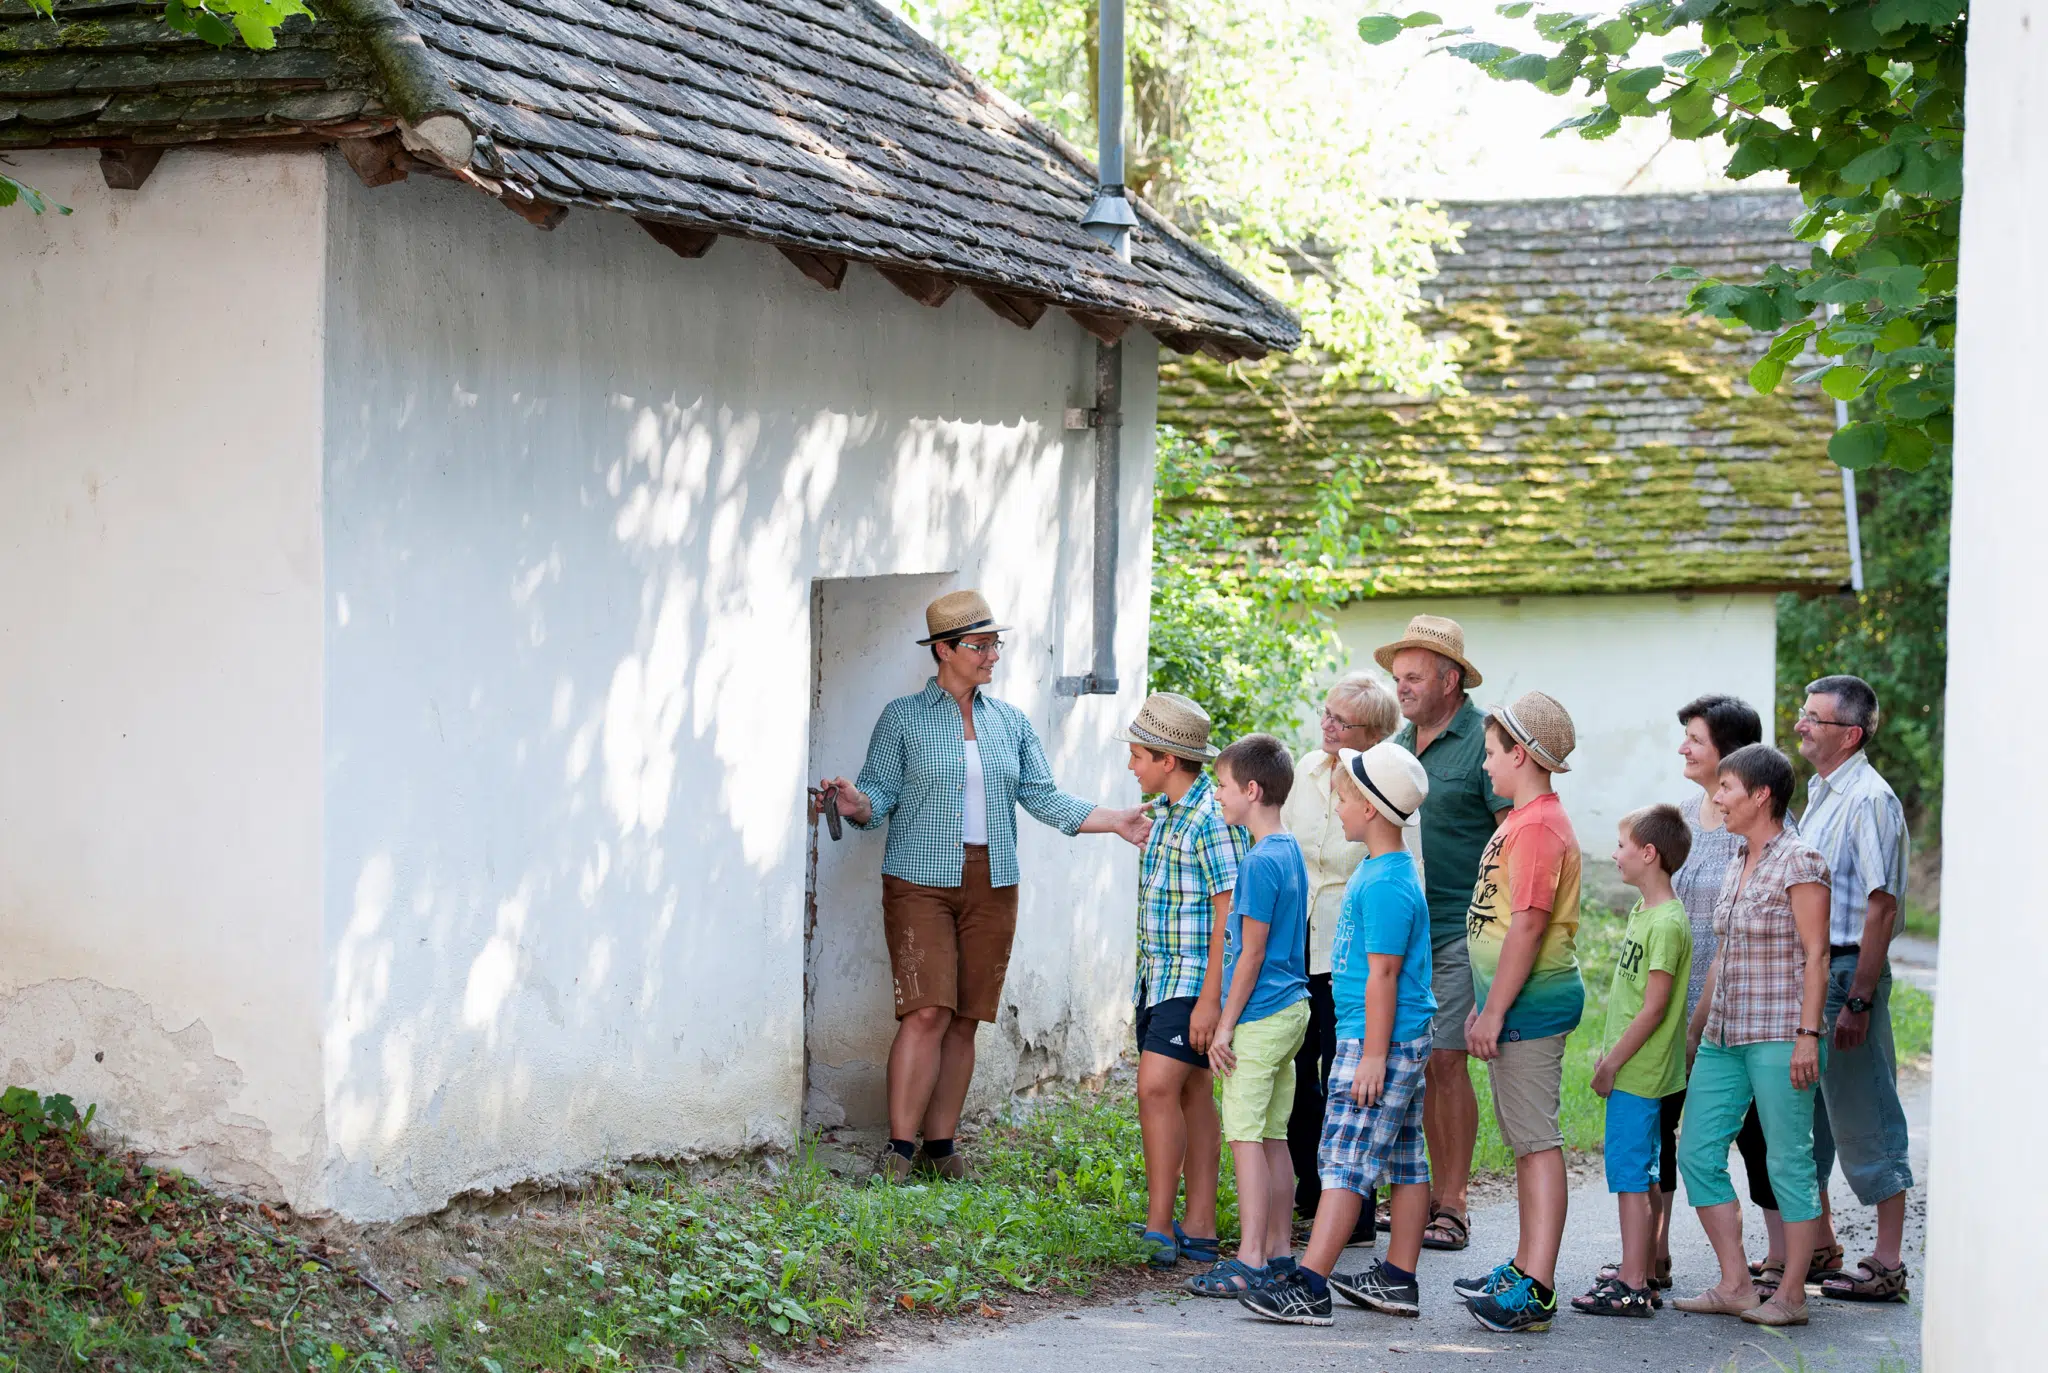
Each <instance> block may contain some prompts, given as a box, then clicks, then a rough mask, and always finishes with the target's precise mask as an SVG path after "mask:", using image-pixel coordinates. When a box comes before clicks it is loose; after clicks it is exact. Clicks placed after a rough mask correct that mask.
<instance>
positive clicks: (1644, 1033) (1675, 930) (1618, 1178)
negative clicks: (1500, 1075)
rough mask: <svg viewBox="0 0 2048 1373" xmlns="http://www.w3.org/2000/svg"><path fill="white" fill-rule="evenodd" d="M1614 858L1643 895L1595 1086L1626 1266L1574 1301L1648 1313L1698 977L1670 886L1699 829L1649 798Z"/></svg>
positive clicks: (1615, 1311)
mask: <svg viewBox="0 0 2048 1373" xmlns="http://www.w3.org/2000/svg"><path fill="white" fill-rule="evenodd" d="M1619 837H1620V842H1619V843H1618V844H1616V845H1615V849H1614V865H1615V866H1616V867H1617V868H1619V869H1621V880H1622V881H1624V882H1626V883H1628V884H1629V885H1630V886H1631V887H1634V888H1635V889H1636V890H1637V891H1639V892H1641V893H1642V895H1643V899H1642V900H1640V901H1638V902H1636V907H1635V909H1634V910H1632V911H1630V912H1629V917H1628V929H1627V931H1626V932H1624V933H1623V935H1622V938H1621V958H1620V961H1618V962H1617V963H1616V964H1615V965H1614V982H1613V984H1612V985H1611V986H1610V987H1609V988H1608V991H1607V1030H1606V1035H1605V1037H1604V1038H1603V1040H1602V1043H1604V1044H1605V1045H1606V1052H1605V1053H1603V1054H1602V1055H1601V1057H1600V1062H1599V1063H1598V1064H1597V1065H1595V1067H1594V1069H1593V1090H1594V1091H1595V1092H1597V1093H1598V1094H1599V1095H1601V1096H1603V1097H1605V1098H1607V1143H1606V1150H1607V1190H1608V1191H1610V1192H1612V1193H1614V1194H1615V1198H1616V1202H1617V1204H1618V1205H1619V1206H1620V1208H1621V1265H1620V1267H1619V1269H1618V1271H1616V1272H1615V1274H1614V1275H1613V1276H1612V1277H1602V1278H1601V1279H1600V1280H1598V1281H1597V1282H1595V1283H1594V1284H1593V1290H1592V1291H1590V1292H1588V1293H1586V1295H1585V1296H1583V1297H1574V1298H1573V1299H1572V1305H1573V1306H1575V1307H1577V1308H1578V1309H1579V1310H1581V1311H1584V1312H1586V1313H1587V1314H1588V1315H1593V1316H1637V1317H1647V1316H1649V1315H1650V1314H1651V1310H1652V1307H1653V1306H1654V1305H1655V1304H1656V1299H1655V1298H1654V1296H1653V1295H1652V1293H1651V1289H1650V1262H1651V1252H1652V1249H1653V1247H1654V1246H1655V1243H1656V1240H1655V1235H1656V1213H1655V1211H1653V1210H1652V1209H1651V1206H1650V1189H1651V1188H1653V1187H1655V1186H1656V1185H1657V1141H1658V1114H1659V1112H1660V1111H1661V1109H1662V1099H1663V1098H1664V1097H1666V1096H1669V1095H1671V1094H1672V1093H1673V1092H1676V1091H1679V1090H1681V1089H1682V1088H1684V1086H1685V991H1684V988H1685V985H1686V983H1687V981H1688V980H1689V979H1690V978H1691V977H1692V926H1691V925H1690V924H1689V923H1688V922H1687V921H1686V918H1685V907H1684V906H1683V905H1681V904H1680V903H1679V901H1678V899H1677V898H1676V897H1675V896H1673V895H1672V893H1671V874H1673V873H1675V872H1677V871H1678V870H1679V868H1681V867H1683V866H1684V865H1685V856H1686V854H1688V853H1689V852H1691V850H1692V832H1691V831H1690V830H1689V829H1687V828H1686V824H1685V817H1684V816H1682V815H1680V814H1679V813H1678V808H1677V807H1676V806H1646V807H1644V808H1643V809H1642V810H1639V811H1635V812H1633V813H1631V814H1629V815H1626V816H1623V817H1622V821H1621V826H1620V836H1619Z"/></svg>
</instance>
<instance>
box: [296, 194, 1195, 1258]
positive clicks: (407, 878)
mask: <svg viewBox="0 0 2048 1373" xmlns="http://www.w3.org/2000/svg"><path fill="white" fill-rule="evenodd" d="M331 185H332V194H331V199H330V204H329V215H330V222H331V225H332V236H331V239H330V254H329V262H328V278H329V280H328V288H329V301H330V308H329V314H328V319H327V331H328V332H327V367H328V370H327V379H326V397H327V399H326V404H327V411H328V416H329V424H328V430H327V440H326V501H327V536H328V537H327V543H326V561H325V570H326V579H327V588H326V590H327V596H326V604H325V610H324V615H325V625H326V630H325V635H326V650H327V655H328V664H329V672H328V677H327V690H326V710H327V728H328V754H327V770H326V775H325V803H326V812H325V814H326V828H325V846H326V847H325V865H326V867H325V894H326V928H325V972H324V978H325V980H324V984H323V986H322V989H321V996H320V1014H321V1017H322V1019H323V1022H324V1026H325V1036H326V1062H325V1072H324V1079H325V1098H326V1105H327V1113H328V1128H329V1133H330V1137H331V1140H332V1149H333V1152H332V1156H331V1160H330V1167H329V1171H328V1174H327V1176H326V1178H325V1180H324V1182H323V1186H322V1189H321V1199H322V1200H323V1201H324V1202H325V1203H327V1204H331V1205H332V1206H334V1207H336V1208H337V1209H339V1210H341V1211H343V1212H345V1213H347V1214H350V1215H354V1216H359V1217H378V1216H390V1215H397V1214H402V1213H406V1212H413V1211H419V1210H423V1209H427V1208H430V1207H432V1206H434V1205H437V1204H438V1203H440V1202H441V1201H443V1200H445V1199H446V1198H448V1197H449V1196H451V1195H453V1194H456V1193H459V1192H462V1191H465V1190H471V1189H477V1188H487V1187H492V1186H497V1185H503V1184H508V1183H511V1182H515V1181H518V1180H521V1179H525V1178H530V1177H535V1176H544V1175H547V1174H549V1173H553V1172H561V1173H574V1172H576V1171H579V1170H581V1169H584V1168H587V1167H589V1166H591V1165H592V1164H594V1163H597V1162H600V1161H602V1160H604V1159H606V1158H623V1157H630V1156H635V1155H673V1154H683V1153H694V1152H713V1151H728V1150H736V1149H744V1148H748V1147H751V1146H756V1145H781V1144H786V1143H788V1142H789V1141H790V1140H791V1138H792V1136H793V1132H794V1131H795V1130H796V1128H797V1126H798V1122H799V1118H800V1111H801V1106H802V1070H803V1060H804V1041H803V1009H804V1002H803V972H804V943H803V896H804V867H805V856H806V845H805V832H804V798H803V785H804V780H805V773H806V772H807V770H809V769H810V765H811V761H812V759H814V758H815V759H817V760H818V763H819V766H820V767H821V768H823V769H824V770H829V771H832V772H845V773H847V774H849V775H850V774H851V773H852V772H853V771H855V770H856V769H857V768H858V767H859V765H860V760H861V754H862V751H863V749H864V747H865V743H866V738H867V732H868V729H869V727H870V726H871V724H872V719H871V718H868V719H863V720H860V721H858V722H857V724H856V723H855V722H853V721H850V720H843V719H842V720H837V721H835V722H834V723H833V724H832V725H831V726H830V731H829V734H828V736H827V737H820V738H817V739H815V740H814V739H812V738H811V737H810V728H811V720H810V694H811V682H810V675H811V661H812V646H811V642H810V633H811V597H812V582H813V579H814V578H821V577H822V578H847V577H871V576H877V575H881V574H933V575H936V576H939V577H942V578H951V579H952V581H951V582H950V583H948V584H962V585H979V586H981V587H983V588H984V589H985V590H986V591H987V593H988V595H989V597H990V599H991V600H992V601H993V602H994V603H995V605H996V606H997V608H998V609H999V611H1000V613H1002V614H1003V615H1004V617H1005V618H1006V619H1007V620H1009V621H1010V622H1011V623H1013V624H1014V625H1016V629H1015V630H1014V631H1013V633H1012V634H1011V636H1010V637H1011V639H1012V641H1013V645H1014V647H1013V648H1012V650H1011V651H1010V652H1009V653H1008V654H1007V655H1006V658H1005V662H1004V665H1003V667H1002V669H1001V671H1000V673H999V676H998V679H997V683H996V690H997V691H998V692H1000V694H1002V695H1003V696H1004V697H1005V698H1007V699H1008V700H1010V701H1012V702H1014V703H1016V704H1017V705H1019V706H1020V707H1022V708H1024V709H1025V710H1027V711H1028V712H1030V714H1031V716H1032V718H1033V720H1034V721H1035V722H1036V723H1037V725H1038V727H1039V729H1040V731H1041V734H1042V735H1043V736H1044V738H1045V741H1046V746H1047V750H1048V752H1049V753H1050V755H1051V757H1052V759H1053V764H1054V767H1055V770H1056V772H1057V774H1058V776H1059V777H1060V778H1061V780H1062V782H1063V783H1064V784H1065V785H1067V786H1068V787H1069V789H1071V790H1074V791H1076V792H1078V793H1080V794H1082V795H1085V796H1090V797H1094V798H1100V799H1103V800H1114V801H1115V802H1116V803H1118V804H1128V803H1130V802H1131V801H1132V800H1134V799H1135V788H1134V785H1133V784H1132V783H1131V782H1130V781H1129V780H1128V778H1127V776H1126V774H1125V773H1124V771H1123V766H1122V755H1123V750H1122V749H1121V747H1119V746H1115V745H1113V744H1112V743H1110V742H1109V736H1110V734H1111V733H1112V731H1113V730H1114V728H1115V727H1116V726H1117V725H1118V724H1119V723H1120V722H1121V719H1122V718H1123V717H1127V716H1128V715H1129V714H1130V713H1131V712H1132V711H1133V710H1134V709H1135V705H1136V702H1137V700H1138V698H1139V692H1140V688H1141V685H1142V682H1141V678H1142V670H1141V664H1142V662H1143V651H1144V624H1143V617H1142V615H1141V614H1137V613H1132V614H1129V615H1127V616H1126V617H1125V618H1124V621H1123V624H1122V630H1121V640H1120V651H1121V653H1122V662H1121V664H1120V666H1121V667H1122V668H1123V676H1124V683H1125V685H1124V690H1123V694H1122V697H1121V698H1120V699H1119V700H1109V699H1101V698H1095V699H1087V700H1083V701H1080V702H1074V701H1063V700H1058V699H1056V698H1055V697H1054V695H1053V691H1052V684H1053V679H1054V677H1056V676H1057V675H1060V674H1062V673H1075V672H1080V671H1083V670H1085V667H1086V657H1087V652H1088V636H1089V632H1090V631H1089V621H1088V582H1087V567H1088V552H1089V550H1088V546H1087V545H1088V536H1087V511H1088V505H1087V501H1088V490H1089V466H1090V461H1091V449H1090V436H1089V435H1086V434H1074V435H1069V434H1066V433H1064V432H1063V431H1062V428H1061V416H1062V410H1063V408H1064V407H1066V406H1070V405H1085V404H1088V403H1089V402H1090V389H1091V380H1090V378H1091V370H1090V369H1091V365H1092V355H1093V343H1092V341H1090V340H1088V339H1087V337H1086V336H1085V335H1084V334H1082V333H1081V332H1080V331H1079V330H1078V329H1077V328H1076V327H1075V326H1073V325H1072V323H1071V322H1070V321H1068V320H1066V319H1065V318H1064V317H1062V316H1059V315H1057V314H1056V313H1055V314H1053V315H1049V316H1048V317H1047V318H1046V319H1045V320H1044V321H1042V322H1041V323H1040V325H1039V326H1038V328H1037V329H1036V330H1033V331H1031V332H1028V333H1027V332H1025V331H1021V330H1018V329H1016V328H1015V327H1013V326H1011V325H1009V324H1005V323H1003V322H1001V321H1000V320H998V319H997V318H996V317H995V316H994V315H993V314H991V313H990V312H989V311H988V310H986V309H985V308H984V307H982V306H981V305H980V304H979V303H978V302H977V301H975V300H974V299H973V298H972V297H971V296H969V295H968V294H967V293H965V292H962V293H960V295H959V296H958V297H957V298H956V299H955V300H954V301H953V302H951V303H950V304H948V305H946V306H945V307H943V308H941V309H938V310H929V309H926V308H924V307H922V306H919V305H916V304H914V303H912V302H911V301H909V300H908V299H907V298H905V297H903V296H902V295H901V294H900V293H898V292H897V291H896V290H895V289H894V288H893V287H891V286H889V285H888V284H887V283H885V282H884V281H883V280H882V279H881V278H880V277H878V276H876V275H874V274H873V273H871V272H867V271H864V270H862V269H860V268H855V269H854V270H853V271H852V272H851V273H850V274H849V276H848V278H847V280H846V283H845V287H844V289H843V290H842V291H840V292H838V293H828V292H825V291H823V290H821V289H819V288H817V287H816V286H814V285H812V284H811V283H809V282H808V281H806V280H805V279H804V278H803V277H801V276H800V275H799V274H798V273H797V271H796V269H795V268H794V267H792V266H791V265H790V264H789V263H788V262H786V261H785V260H784V259H783V258H782V257H781V256H780V255H779V254H777V253H775V252H774V251H773V250H771V249H767V248H764V247H760V246H758V245H752V244H747V243H743V242H738V241H733V240H721V241H720V242H719V243H718V244H717V246H716V247H714V248H713V249H712V251H711V253H710V255H709V256H707V257H706V258H704V259H702V260H699V261H684V260H681V259H678V258H676V257H675V256H673V255H672V254H670V253H669V252H668V251H667V250H665V249H663V248H661V247H660V246H658V245H657V244H655V243H654V242H653V240H651V239H649V238H647V237H646V236H645V235H644V234H642V233H641V232H640V231H639V230H638V229H637V228H636V227H634V226H633V224H632V223H631V222H630V221H629V220H626V219H624V218H623V217H618V216H607V215H598V214H590V213H582V212H579V213H576V214H572V215H571V216H570V217H569V219H568V220H567V222H566V223H565V224H564V225H563V226H562V227H561V228H559V229H557V230H556V231H554V232H553V233H551V234H548V233H541V232H538V231H536V230H534V229H533V228H531V227H530V226H528V225H527V224H525V223H524V222H522V221H520V220H519V219H517V218H515V217H513V216H511V215H509V214H506V213H505V212H504V211H503V210H502V209H500V208H499V207H497V206H495V205H493V204H491V203H490V202H488V201H487V200H485V199H483V198H482V197H479V196H477V195H476V194H475V193H474V192H471V191H468V190H465V189H463V188H460V187H456V186H450V185H445V184H439V183H433V182H429V181H424V180H422V179H415V180H414V181H411V182H408V183H405V184H402V185H398V186H392V187H386V188H381V189H379V190H376V191H366V190H364V189H363V188H362V187H360V186H359V185H358V184H357V183H356V182H355V181H354V180H353V179H351V178H348V177H346V176H336V177H334V178H333V179H332V182H331ZM1126 352H1127V354H1128V359H1127V376H1128V378H1129V380H1128V382H1127V386H1126V402H1127V421H1126V428H1125V430H1124V434H1125V436H1126V444H1125V455H1126V460H1125V471H1124V490H1125V493H1126V497H1125V508H1126V511H1127V517H1126V522H1125V533H1124V549H1125V557H1124V561H1123V567H1122V577H1121V591H1122V593H1123V600H1124V602H1125V604H1126V605H1129V606H1132V607H1138V606H1142V605H1143V604H1144V599H1145V587H1146V584H1147V581H1148V577H1147V565H1146V556H1147V551H1148V549H1147V543H1146V529H1147V520H1146V513H1147V510H1148V507H1149V486H1150V470H1151V453H1150V433H1151V424H1152V410H1153V386H1152V381H1151V378H1152V376H1153V372H1154V368H1155V359H1154V352H1153V345H1152V344H1151V342H1150V341H1149V340H1147V339H1145V338H1143V337H1142V336H1140V337H1137V338H1135V339H1134V340H1133V341H1132V342H1131V343H1130V344H1128V345H1127V348H1126ZM867 652H868V653H869V654H870V655H875V656H876V657H877V658H878V659H882V658H886V659H887V660H888V661H891V662H896V663H900V664H906V665H908V672H909V674H910V675H912V676H915V677H917V678H918V679H920V680H921V673H922V669H921V668H920V667H919V666H918V663H919V660H920V658H921V656H922V655H923V652H924V651H923V650H922V649H919V648H917V647H916V646H915V645H914V644H913V643H912V642H910V640H909V639H908V638H904V637H901V636H900V635H899V636H897V637H896V638H892V639H890V640H889V641H887V642H882V643H876V644H873V645H871V646H870V647H869V648H868V649H867ZM870 675H872V674H870ZM884 675H886V674H884ZM1025 825H1026V829H1027V833H1026V835H1025V838H1024V842H1023V847H1022V861H1023V865H1024V871H1025V874H1026V886H1025V891H1024V898H1023V908H1022V913H1021V921H1020V923H1021V926H1022V930H1021V932H1020V935H1019V939H1018V945H1017V952H1016V956H1015V961H1014V962H1013V965H1012V969H1011V999H1012V1001H1013V1002H1014V1003H1015V1006H1014V1009H1013V1010H1011V1011H1006V1014H1005V1018H1004V1021H1003V1022H1002V1023H1001V1024H999V1025H998V1026H997V1027H996V1028H995V1029H994V1030H993V1031H990V1032H985V1033H984V1036H983V1047H984V1074H983V1077H982V1079H981V1083H982V1086H981V1088H980V1090H981V1091H982V1092H983V1094H984V1096H986V1094H987V1093H989V1092H990V1091H992V1090H996V1089H1001V1088H1007V1087H1009V1086H1010V1085H1012V1084H1013V1083H1014V1082H1015V1081H1016V1080H1017V1079H1018V1077H1019V1075H1020V1073H1021V1074H1022V1075H1024V1076H1025V1077H1027V1078H1028V1077H1031V1076H1033V1075H1034V1074H1039V1073H1043V1072H1050V1071H1062V1072H1068V1073H1079V1072H1087V1071H1092V1070H1094V1069H1097V1068H1100V1067H1102V1066H1104V1065H1105V1064H1106V1063H1107V1062H1109V1061H1110V1060H1111V1059H1112V1058H1113V1057H1114V1055H1115V1053H1116V1052H1117V1051H1118V1049H1119V1048H1120V1047H1121V1033H1120V1032H1121V1026H1122V1024H1123V1021H1124V1019H1125V1018H1126V1017H1127V1015H1128V1011H1127V1008H1125V1006H1124V1005H1123V1000H1122V995H1123V992H1124V986H1123V983H1124V979H1125V977H1126V976H1127V967H1128V951H1129V947H1130V941H1131V925H1132V916H1131V900H1132V898H1131V893H1132V891H1133V890H1134V886H1135V857H1134V851H1133V850H1131V849H1129V848H1128V847H1125V846H1122V845H1121V843H1120V841H1117V840H1114V839H1112V838H1089V839H1080V840H1067V839H1065V838H1062V837H1060V836H1058V835H1056V834H1053V833H1052V832H1050V831H1047V830H1045V829H1044V828H1043V827H1040V826H1036V825H1035V824H1032V823H1031V822H1029V821H1026V822H1025ZM848 842H849V843H850V844H853V845H860V846H865V847H866V848H869V849H878V848H879V845H880V842H881V838H880V835H879V834H876V835H854V836H851V837H850V839H849V841H848Z"/></svg>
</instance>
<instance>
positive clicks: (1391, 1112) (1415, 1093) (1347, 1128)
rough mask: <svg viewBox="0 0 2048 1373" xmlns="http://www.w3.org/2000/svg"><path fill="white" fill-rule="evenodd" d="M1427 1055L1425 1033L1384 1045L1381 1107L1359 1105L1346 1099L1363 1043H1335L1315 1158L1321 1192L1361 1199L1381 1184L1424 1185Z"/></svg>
mask: <svg viewBox="0 0 2048 1373" xmlns="http://www.w3.org/2000/svg"><path fill="white" fill-rule="evenodd" d="M1429 1050H1430V1038H1429V1036H1428V1035H1427V1034H1425V1035H1423V1036H1422V1038H1420V1039H1415V1040H1410V1041H1409V1042H1408V1043H1406V1044H1399V1043H1396V1044H1392V1045H1389V1046H1388V1049H1387V1078H1386V1086H1385V1089H1384V1090H1383V1091H1382V1092H1381V1094H1380V1104H1379V1105H1377V1106H1360V1105H1359V1104H1358V1103H1357V1102H1356V1101H1353V1100H1352V1099H1351V1079H1352V1078H1353V1077H1355V1076H1356V1075H1357V1073H1358V1060H1359V1059H1360V1058H1362V1057H1363V1056H1364V1053H1365V1041H1364V1040H1362V1039H1340V1040H1338V1041H1337V1058H1336V1061H1335V1062H1334V1063H1332V1064H1331V1065H1330V1095H1329V1099H1328V1101H1327V1102H1326V1103H1325V1104H1324V1107H1323V1139H1322V1147H1321V1148H1320V1149H1318V1150H1317V1154H1316V1171H1317V1173H1318V1174H1319V1175H1320V1176H1321V1178H1322V1183H1323V1186H1324V1187H1325V1188H1331V1189H1334V1188H1342V1189H1343V1190H1345V1191H1347V1192H1356V1193H1358V1194H1359V1195H1360V1196H1364V1195H1366V1194H1367V1193H1369V1192H1371V1191H1372V1189H1373V1188H1375V1187H1377V1186H1379V1185H1380V1184H1381V1183H1383V1182H1384V1183H1387V1184H1388V1185H1390V1186H1401V1185H1403V1184H1409V1183H1418V1182H1428V1181H1429V1162H1428V1160H1427V1159H1426V1158H1425V1157H1424V1155H1423V1143H1422V1089H1423V1069H1424V1068H1425V1067H1427V1066H1428V1064H1429Z"/></svg>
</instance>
